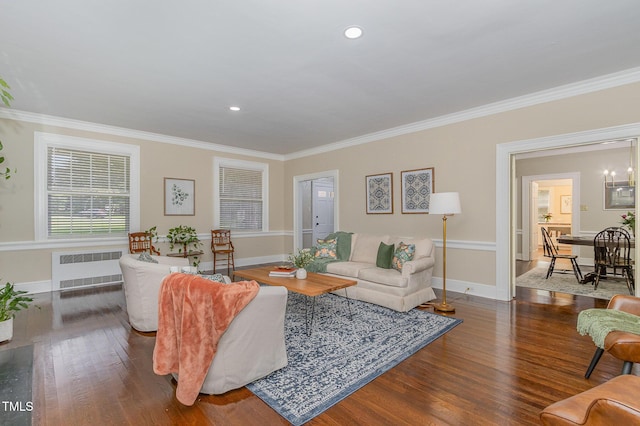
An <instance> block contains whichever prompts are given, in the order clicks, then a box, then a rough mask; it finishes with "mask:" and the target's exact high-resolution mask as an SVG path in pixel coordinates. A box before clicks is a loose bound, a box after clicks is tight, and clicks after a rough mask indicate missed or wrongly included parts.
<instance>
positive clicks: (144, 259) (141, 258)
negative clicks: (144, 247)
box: [138, 251, 158, 263]
mask: <svg viewBox="0 0 640 426" xmlns="http://www.w3.org/2000/svg"><path fill="white" fill-rule="evenodd" d="M138 260H139V261H140V262H147V263H158V261H157V260H155V259H154V258H153V257H151V255H150V254H149V253H147V252H146V251H143V252H142V253H140V256H138Z"/></svg>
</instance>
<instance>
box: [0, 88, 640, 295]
mask: <svg viewBox="0 0 640 426" xmlns="http://www.w3.org/2000/svg"><path fill="white" fill-rule="evenodd" d="M639 103H640V84H630V85H626V86H621V87H617V88H613V89H608V90H603V91H600V92H594V93H591V94H586V95H580V96H575V97H572V98H568V99H562V100H558V101H553V102H547V103H544V104H539V105H536V106H531V107H526V108H520V109H516V110H512V111H509V112H504V113H499V114H495V115H491V116H487V117H482V118H476V119H471V120H467V121H463V122H460V123H456V124H450V125H446V126H441V127H437V128H432V129H428V130H423V131H417V132H414V133H410V134H405V135H400V136H396V137H392V138H388V139H385V140H380V141H376V142H371V143H368V144H363V145H358V146H352V147H348V148H344V149H340V150H337V151H333V152H329V153H324V154H317V155H312V156H308V157H304V158H298V159H291V160H287V161H284V162H280V161H275V160H269V161H267V162H268V163H269V164H270V182H271V191H270V229H271V230H273V231H280V230H283V231H285V232H284V233H283V235H277V236H270V237H265V238H247V239H243V240H239V241H238V245H237V247H238V251H239V253H241V257H254V256H261V255H265V254H281V255H283V256H284V255H286V253H288V252H290V251H291V248H292V238H291V237H290V234H288V233H289V232H290V231H292V228H293V208H292V206H293V194H292V187H293V177H294V176H298V175H305V174H310V173H314V172H320V171H326V170H333V169H337V170H339V189H338V197H339V198H338V200H339V206H340V212H339V215H340V217H339V220H340V227H341V229H342V230H349V231H355V232H370V233H378V234H394V235H400V236H425V235H426V236H431V237H433V238H434V239H440V238H441V236H442V221H441V218H440V217H431V216H429V215H419V214H418V215H409V214H402V213H401V211H400V210H401V209H400V196H401V194H400V172H401V171H403V170H412V169H420V168H425V167H435V189H436V191H437V192H443V191H458V192H460V196H461V200H462V208H463V213H462V214H461V215H458V216H455V217H453V218H451V219H450V220H449V222H448V240H449V242H450V245H449V251H448V270H447V277H448V278H449V280H451V281H453V282H454V283H455V282H458V283H460V285H464V283H467V282H468V283H478V284H483V285H486V286H494V285H495V279H496V270H495V264H496V262H495V261H496V259H495V251H494V250H495V241H496V223H495V215H496V190H495V188H496V145H497V144H501V143H506V142H511V141H519V140H525V139H533V138H539V137H544V136H552V135H558V134H564V133H571V132H577V131H582V130H588V129H599V128H605V127H610V126H616V125H621V124H628V123H635V122H640V115H639V112H638V111H639V110H638V108H637V105H638V104H639ZM0 130H1V131H2V133H1V134H0V138H2V140H4V141H7V142H9V141H10V142H9V143H7V149H6V151H5V153H6V154H7V158H9V160H10V164H11V165H12V166H16V167H18V168H19V169H20V170H19V177H18V176H16V178H15V179H12V180H11V181H9V182H8V183H2V187H1V188H2V189H1V191H2V192H1V194H2V195H1V199H0V250H2V248H3V247H11V246H12V245H11V243H12V242H20V241H32V240H33V220H34V217H33V164H32V163H33V132H34V131H35V130H42V131H46V132H52V133H55V132H59V133H64V134H70V135H78V136H84V137H90V138H93V139H104V140H110V141H116V142H125V143H135V144H139V145H140V146H141V158H142V160H141V161H142V178H141V179H142V185H141V189H142V190H141V194H142V223H141V225H142V228H147V227H149V226H151V225H158V228H159V230H160V232H161V233H163V232H166V229H168V227H169V226H173V225H177V224H187V225H192V226H195V227H196V229H198V231H199V232H203V231H205V230H207V229H209V227H210V226H211V225H212V223H213V220H212V217H211V216H212V202H211V200H210V194H211V191H212V189H211V185H212V180H213V179H212V163H213V160H212V157H213V156H214V155H216V153H215V152H212V151H208V150H202V149H195V148H185V147H178V146H172V145H168V144H163V143H153V142H148V141H141V140H134V139H127V138H122V137H115V136H109V135H102V134H87V133H86V132H78V131H74V130H69V129H56V128H42V127H41V126H38V125H33V124H29V123H24V122H10V121H7V120H3V121H2V122H0ZM224 156H229V157H237V156H231V155H226V154H225V155H224ZM244 158H246V159H249V160H253V161H261V160H260V159H256V158H247V157H244ZM385 172H393V177H394V214H393V215H367V214H365V189H364V179H365V176H366V175H370V174H377V173H385ZM165 176H170V177H183V178H191V179H196V188H197V194H196V203H197V206H196V216H195V217H192V218H186V217H185V218H181V219H179V220H177V219H175V218H170V217H164V216H163V213H162V178H163V177H165ZM585 225H587V226H591V225H588V222H587V223H586V224H585V223H583V226H585ZM504 226H508V224H505V225H504ZM5 243H6V244H5ZM48 252H49V251H48V250H21V251H19V252H15V251H14V250H7V249H5V250H3V251H0V257H1V258H0V271H1V273H0V275H1V276H3V277H4V278H5V279H10V280H12V281H15V282H18V283H19V282H23V281H33V280H45V279H48V278H49V277H50V265H49V263H50V259H48V258H47V253H48ZM440 255H441V253H440V252H438V256H440ZM24 257H27V258H30V261H29V262H25V261H22V260H20V261H19V260H18V259H23V258H24ZM439 258H440V257H439ZM205 260H206V259H205ZM25 264H28V265H37V266H35V267H28V268H24V267H22V266H23V265H25ZM15 265H18V266H19V267H16V266H15ZM436 275H437V276H440V275H441V265H440V262H439V261H438V262H437V267H436Z"/></svg>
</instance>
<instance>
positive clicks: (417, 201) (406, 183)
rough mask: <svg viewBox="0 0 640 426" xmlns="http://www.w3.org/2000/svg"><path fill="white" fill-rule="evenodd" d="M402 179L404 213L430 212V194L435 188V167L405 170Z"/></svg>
mask: <svg viewBox="0 0 640 426" xmlns="http://www.w3.org/2000/svg"><path fill="white" fill-rule="evenodd" d="M400 176H401V179H402V213H429V196H430V195H431V193H432V192H434V190H435V185H434V180H435V176H434V168H433V167H430V168H428V169H418V170H405V171H403V172H402V173H401V175H400Z"/></svg>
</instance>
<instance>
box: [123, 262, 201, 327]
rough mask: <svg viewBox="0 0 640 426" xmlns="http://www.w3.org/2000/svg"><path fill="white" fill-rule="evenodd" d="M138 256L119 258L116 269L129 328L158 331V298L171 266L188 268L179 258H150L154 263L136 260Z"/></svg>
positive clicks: (186, 263)
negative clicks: (155, 261)
mask: <svg viewBox="0 0 640 426" xmlns="http://www.w3.org/2000/svg"><path fill="white" fill-rule="evenodd" d="M138 257H140V254H138V253H136V254H123V255H122V257H121V258H120V261H119V263H120V269H121V270H122V278H123V281H124V284H123V286H122V287H123V289H124V297H125V300H126V302H127V313H128V314H129V323H130V324H131V327H133V328H135V329H136V330H138V331H144V332H148V331H156V330H158V295H159V293H160V285H161V284H162V280H163V279H164V277H166V276H167V275H169V273H170V271H169V268H170V267H171V266H178V267H180V268H182V267H184V266H189V260H188V259H185V258H182V257H168V256H151V257H152V258H153V259H155V260H157V261H158V263H150V262H143V261H141V260H138Z"/></svg>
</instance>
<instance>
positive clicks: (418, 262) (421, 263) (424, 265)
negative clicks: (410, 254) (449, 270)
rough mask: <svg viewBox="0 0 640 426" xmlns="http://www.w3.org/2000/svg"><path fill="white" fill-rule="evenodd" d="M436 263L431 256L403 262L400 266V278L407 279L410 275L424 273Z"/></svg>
mask: <svg viewBox="0 0 640 426" xmlns="http://www.w3.org/2000/svg"><path fill="white" fill-rule="evenodd" d="M435 263H436V261H435V258H434V257H433V256H431V257H421V258H420V259H415V260H410V261H408V262H405V263H404V265H403V266H402V276H403V277H407V276H409V275H411V274H415V273H417V272H421V271H424V270H426V269H429V268H433V266H434V265H435Z"/></svg>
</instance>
